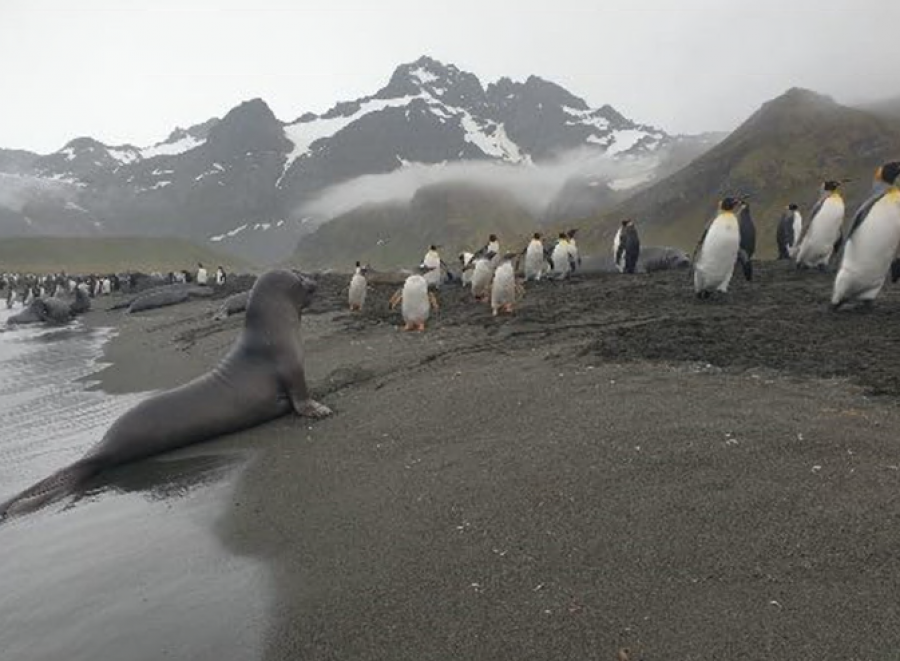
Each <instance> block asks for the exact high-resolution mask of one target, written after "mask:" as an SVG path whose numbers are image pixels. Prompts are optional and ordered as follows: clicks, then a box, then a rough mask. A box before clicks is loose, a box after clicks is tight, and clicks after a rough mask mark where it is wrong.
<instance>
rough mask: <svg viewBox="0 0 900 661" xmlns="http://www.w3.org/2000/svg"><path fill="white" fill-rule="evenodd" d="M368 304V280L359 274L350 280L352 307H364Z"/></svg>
mask: <svg viewBox="0 0 900 661" xmlns="http://www.w3.org/2000/svg"><path fill="white" fill-rule="evenodd" d="M365 302H366V279H365V277H364V276H362V275H360V274H359V273H357V274H355V275H354V276H353V277H352V278H351V279H350V305H358V306H359V307H362V306H363V303H365Z"/></svg>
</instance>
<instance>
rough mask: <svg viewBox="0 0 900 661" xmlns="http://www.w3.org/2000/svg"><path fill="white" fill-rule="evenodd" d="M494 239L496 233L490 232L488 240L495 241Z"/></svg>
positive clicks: (495, 238)
mask: <svg viewBox="0 0 900 661" xmlns="http://www.w3.org/2000/svg"><path fill="white" fill-rule="evenodd" d="M496 240H497V235H496V234H491V235H490V236H489V237H488V241H496Z"/></svg>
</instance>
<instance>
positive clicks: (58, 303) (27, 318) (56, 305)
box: [6, 289, 91, 326]
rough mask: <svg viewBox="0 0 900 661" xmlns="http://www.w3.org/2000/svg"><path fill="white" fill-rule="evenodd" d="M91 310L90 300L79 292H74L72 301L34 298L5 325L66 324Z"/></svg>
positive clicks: (83, 293) (78, 290)
mask: <svg viewBox="0 0 900 661" xmlns="http://www.w3.org/2000/svg"><path fill="white" fill-rule="evenodd" d="M90 309H91V299H90V298H89V297H88V295H87V294H86V293H85V292H84V291H82V290H80V289H76V290H75V297H74V299H73V300H71V301H70V300H68V297H66V298H57V297H53V298H36V299H34V300H33V301H31V303H29V305H28V307H27V308H25V309H24V310H22V311H21V312H19V313H18V314H14V315H13V316H11V317H10V318H9V319H7V320H6V323H7V324H9V325H12V326H15V325H24V324H37V323H47V324H57V325H59V324H66V323H68V322H70V321H72V319H73V318H74V317H75V316H76V315H79V314H82V313H83V312H87V311H88V310H90Z"/></svg>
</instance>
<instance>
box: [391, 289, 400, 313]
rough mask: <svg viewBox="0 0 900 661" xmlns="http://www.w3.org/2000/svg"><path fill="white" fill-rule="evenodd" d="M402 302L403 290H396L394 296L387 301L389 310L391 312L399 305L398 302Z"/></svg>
mask: <svg viewBox="0 0 900 661" xmlns="http://www.w3.org/2000/svg"><path fill="white" fill-rule="evenodd" d="M402 300H403V289H398V290H397V291H396V292H394V295H393V296H391V300H390V301H389V303H388V305H389V306H390V308H391V310H393V309H394V308H396V307H397V306H398V305H399V304H400V301H402Z"/></svg>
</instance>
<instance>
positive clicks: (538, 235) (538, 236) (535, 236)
mask: <svg viewBox="0 0 900 661" xmlns="http://www.w3.org/2000/svg"><path fill="white" fill-rule="evenodd" d="M534 240H535V241H540V240H541V233H540V232H535V233H534Z"/></svg>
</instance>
